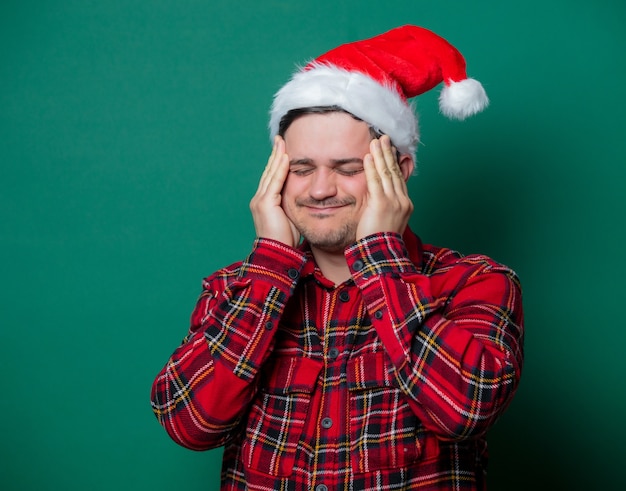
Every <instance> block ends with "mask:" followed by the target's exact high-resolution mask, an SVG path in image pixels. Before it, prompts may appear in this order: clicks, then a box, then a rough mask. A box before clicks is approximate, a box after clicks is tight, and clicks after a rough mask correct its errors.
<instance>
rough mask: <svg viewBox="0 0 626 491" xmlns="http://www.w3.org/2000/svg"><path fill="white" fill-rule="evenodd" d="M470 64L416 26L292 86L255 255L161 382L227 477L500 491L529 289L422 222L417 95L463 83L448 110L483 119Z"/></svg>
mask: <svg viewBox="0 0 626 491" xmlns="http://www.w3.org/2000/svg"><path fill="white" fill-rule="evenodd" d="M425 53H426V54H425ZM400 60H401V61H400ZM407 60H409V61H407ZM464 71H465V65H464V60H463V58H462V57H461V56H460V54H459V53H458V52H457V51H456V49H455V48H453V47H452V46H451V45H449V44H448V43H447V42H446V41H445V40H443V39H442V38H440V37H438V36H436V35H435V34H433V33H431V32H429V31H426V30H424V29H421V28H418V27H414V26H404V27H402V28H398V29H395V30H392V31H390V32H388V33H385V34H383V35H381V36H378V37H376V38H373V39H370V40H366V41H362V42H357V43H353V44H349V45H343V46H340V47H339V48H336V49H335V50H332V51H330V52H328V53H327V54H325V55H323V56H322V57H320V58H318V59H317V60H315V62H313V63H311V64H310V65H309V66H307V67H305V69H303V70H301V71H299V72H298V73H296V74H295V75H294V77H293V78H292V80H290V81H289V83H288V84H286V85H285V87H283V88H282V89H281V90H280V91H279V92H278V93H277V95H276V98H275V100H274V104H273V107H272V115H271V121H270V128H271V135H272V137H273V142H274V144H273V149H272V153H271V155H270V157H269V160H268V163H267V166H266V168H265V170H264V172H263V175H262V176H261V179H260V182H259V186H258V189H257V192H256V194H255V196H254V197H253V198H252V200H251V202H250V208H251V211H252V216H253V220H254V224H255V228H256V233H257V239H256V241H255V243H254V245H253V248H252V251H251V253H250V255H249V256H248V257H247V258H246V259H244V260H243V261H241V262H238V263H236V264H234V265H231V266H229V267H226V268H223V269H221V270H219V271H217V272H216V273H214V274H213V275H211V276H209V277H208V278H207V279H205V281H204V284H203V293H202V295H201V297H200V299H199V300H198V303H197V305H196V308H195V310H194V312H193V314H192V318H191V327H190V330H189V333H188V336H187V337H186V338H185V340H184V342H183V344H182V345H181V346H180V347H178V349H177V350H176V351H175V352H174V354H173V355H172V357H171V358H170V360H169V361H168V363H167V364H166V366H165V367H164V368H163V370H162V371H161V373H160V374H159V375H158V376H157V378H156V380H155V382H154V385H153V389H152V403H153V409H154V411H155V414H156V415H157V417H158V419H159V421H160V422H161V424H162V425H163V426H164V427H165V429H166V430H167V431H168V433H169V434H170V436H171V437H172V438H173V439H174V440H175V441H176V442H177V443H179V444H181V445H183V446H185V447H188V448H191V449H195V450H204V449H209V448H214V447H218V446H221V445H224V446H225V450H224V461H223V472H222V489H225V490H243V489H250V490H274V489H281V490H301V489H302V490H305V489H306V490H313V489H314V490H317V491H326V490H344V489H350V490H381V489H394V490H409V489H411V490H413V489H422V490H434V489H438V490H441V489H444V490H448V489H449V490H478V489H485V486H486V484H485V469H486V462H487V453H486V452H487V449H486V441H485V434H486V432H487V431H488V429H489V428H490V427H491V426H492V425H493V423H494V422H495V421H496V419H497V418H498V417H499V416H500V415H501V414H502V412H503V411H504V410H505V408H506V407H507V405H508V404H509V403H510V401H511V399H512V397H513V395H514V393H515V390H516V388H517V385H518V383H519V379H520V373H521V366H522V340H523V328H522V306H521V291H520V286H519V282H518V280H517V278H516V276H515V274H514V273H513V272H512V271H511V270H510V269H508V268H506V267H505V266H502V265H500V264H498V263H496V262H494V261H493V260H491V259H490V258H488V257H485V256H479V255H475V256H467V257H463V256H461V255H460V254H458V253H456V252H454V251H451V250H448V249H443V248H438V247H434V246H429V245H425V244H422V242H421V241H420V239H419V238H418V237H417V236H416V235H415V234H414V233H413V232H412V231H411V230H410V228H409V227H408V226H407V224H408V221H409V218H410V216H411V213H412V211H413V204H412V202H411V200H410V198H409V196H408V193H407V186H406V181H407V179H408V178H409V176H410V175H411V174H412V173H413V171H414V166H415V163H414V152H415V148H416V144H417V121H416V119H415V116H414V111H413V110H412V108H411V107H410V105H409V104H408V103H407V102H406V97H413V96H415V95H417V94H419V93H422V92H424V91H426V90H429V89H430V88H432V87H433V86H435V85H437V84H438V83H439V82H441V81H442V80H443V81H444V83H445V87H444V89H443V90H444V92H443V93H442V98H441V105H442V109H443V111H444V112H445V113H446V114H448V115H450V116H453V117H461V118H462V117H465V116H467V115H469V114H472V113H474V112H476V111H478V110H480V109H482V108H483V107H484V106H485V105H486V104H487V99H486V96H485V94H484V91H483V89H482V86H480V84H478V82H476V81H475V80H472V79H467V78H466V76H465V73H464ZM468 87H469V88H468ZM459 91H460V93H459Z"/></svg>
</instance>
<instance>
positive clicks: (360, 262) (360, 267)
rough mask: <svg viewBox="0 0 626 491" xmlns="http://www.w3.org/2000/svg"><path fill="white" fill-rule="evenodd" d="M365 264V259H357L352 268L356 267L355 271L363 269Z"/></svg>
mask: <svg viewBox="0 0 626 491" xmlns="http://www.w3.org/2000/svg"><path fill="white" fill-rule="evenodd" d="M363 266H365V264H363V261H361V260H360V259H357V260H356V261H354V262H353V263H352V269H354V270H355V271H361V270H362V269H363Z"/></svg>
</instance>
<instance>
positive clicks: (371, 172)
mask: <svg viewBox="0 0 626 491" xmlns="http://www.w3.org/2000/svg"><path fill="white" fill-rule="evenodd" d="M370 147H371V146H370ZM363 170H364V171H365V181H366V182H367V192H368V194H369V195H370V196H379V195H380V194H382V193H383V192H384V191H383V187H382V182H381V179H380V174H379V172H378V170H377V169H376V163H375V161H374V156H373V155H372V154H371V153H368V154H367V155H365V157H363Z"/></svg>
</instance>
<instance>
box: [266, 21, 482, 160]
mask: <svg viewBox="0 0 626 491" xmlns="http://www.w3.org/2000/svg"><path fill="white" fill-rule="evenodd" d="M441 82H443V83H444V87H443V89H442V91H441V94H440V97H439V108H440V110H441V112H442V113H443V114H444V115H446V116H447V117H449V118H452V119H465V118H467V117H468V116H471V115H473V114H476V113H477V112H480V111H482V110H483V109H484V108H485V107H487V105H488V104H489V99H488V98H487V94H486V93H485V90H484V88H483V86H482V85H481V84H480V82H478V81H477V80H474V79H472V78H468V77H467V73H466V71H465V59H464V58H463V56H462V55H461V53H460V52H459V51H458V50H457V49H456V48H455V47H454V46H452V45H451V44H450V43H449V42H448V41H446V40H445V39H443V38H442V37H440V36H438V35H437V34H435V33H433V32H432V31H429V30H427V29H424V28H422V27H417V26H410V25H407V26H402V27H398V28H396V29H392V30H391V31H388V32H386V33H384V34H380V35H379V36H375V37H373V38H370V39H366V40H363V41H356V42H353V43H348V44H343V45H341V46H339V47H337V48H334V49H332V50H331V51H328V52H327V53H325V54H323V55H321V56H319V57H318V58H316V59H315V60H313V61H312V62H310V63H309V64H308V65H306V66H305V67H304V68H302V69H299V70H298V71H297V72H296V73H295V74H294V75H293V77H292V78H291V80H290V81H289V82H287V84H285V85H284V86H283V87H282V88H281V89H280V90H279V91H278V92H277V93H276V95H275V96H274V102H273V104H272V109H271V112H270V123H269V127H270V137H271V138H272V139H273V138H274V136H275V135H276V134H277V133H278V128H279V125H280V121H281V119H282V118H283V117H284V116H285V115H286V114H287V113H288V112H289V111H291V110H292V109H303V108H307V107H316V106H338V107H340V108H342V109H343V110H345V111H348V112H349V113H351V114H353V115H354V116H356V117H358V118H360V119H362V120H363V121H365V122H367V123H368V124H370V125H372V126H373V127H374V128H376V129H377V130H379V131H381V132H383V133H385V134H387V135H389V137H390V138H391V140H392V141H393V143H394V145H395V146H396V147H397V148H398V150H399V151H400V152H402V153H408V154H411V155H414V154H415V150H416V148H417V143H418V141H419V132H418V124H417V117H416V115H415V111H414V108H413V107H412V105H411V104H409V102H408V99H410V98H412V97H415V96H418V95H420V94H423V93H424V92H427V91H429V90H430V89H432V88H434V87H435V86H436V85H438V84H439V83H441Z"/></svg>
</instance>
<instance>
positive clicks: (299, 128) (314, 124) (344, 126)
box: [284, 112, 371, 157]
mask: <svg viewBox="0 0 626 491" xmlns="http://www.w3.org/2000/svg"><path fill="white" fill-rule="evenodd" d="M284 139H285V146H286V151H287V154H289V156H290V157H303V156H308V157H311V156H312V155H314V154H328V153H332V154H335V155H334V157H338V156H339V155H337V154H344V155H341V157H346V156H350V157H354V156H356V155H358V156H359V157H362V156H363V155H365V154H366V153H367V152H368V151H369V143H370V140H371V135H370V129H369V126H368V125H367V123H365V122H363V121H359V120H357V119H354V118H353V117H352V116H351V115H349V114H346V113H343V112H331V113H325V114H306V115H304V116H300V117H299V118H297V119H296V120H295V121H293V122H292V123H291V125H290V126H289V128H287V131H286V132H285V137H284ZM346 153H348V154H351V155H346ZM295 154H299V155H295ZM352 154H354V155H352Z"/></svg>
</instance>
